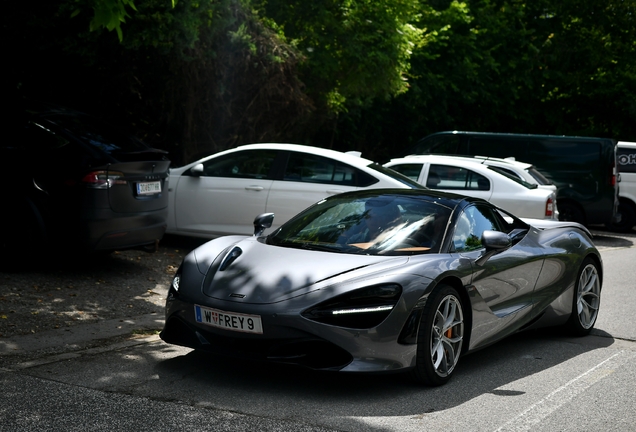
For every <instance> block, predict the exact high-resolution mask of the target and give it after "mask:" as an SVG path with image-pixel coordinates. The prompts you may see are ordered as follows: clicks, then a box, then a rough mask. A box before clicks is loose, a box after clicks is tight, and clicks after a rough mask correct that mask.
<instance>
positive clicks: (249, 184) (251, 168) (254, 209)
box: [174, 150, 277, 236]
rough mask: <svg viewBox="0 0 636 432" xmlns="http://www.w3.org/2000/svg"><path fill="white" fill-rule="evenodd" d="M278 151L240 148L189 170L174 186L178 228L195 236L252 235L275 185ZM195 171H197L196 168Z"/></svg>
mask: <svg viewBox="0 0 636 432" xmlns="http://www.w3.org/2000/svg"><path fill="white" fill-rule="evenodd" d="M276 155H277V151H276V150H240V151H236V152H233V153H230V154H225V155H222V156H219V157H216V158H211V159H208V160H206V161H204V162H203V171H202V173H201V174H200V175H197V174H196V172H194V173H193V170H192V169H190V170H188V171H186V172H184V174H183V175H182V176H181V177H180V178H179V181H178V183H177V185H176V186H175V192H174V193H175V209H176V210H175V224H176V227H177V231H179V232H182V233H188V232H189V233H192V234H193V235H212V236H216V235H225V234H253V232H254V228H253V221H254V218H255V217H256V216H257V215H258V214H260V213H264V212H265V210H266V206H267V198H268V194H269V191H270V188H271V186H272V182H273V180H272V175H273V174H272V173H273V162H274V159H275V158H276ZM195 171H196V170H195Z"/></svg>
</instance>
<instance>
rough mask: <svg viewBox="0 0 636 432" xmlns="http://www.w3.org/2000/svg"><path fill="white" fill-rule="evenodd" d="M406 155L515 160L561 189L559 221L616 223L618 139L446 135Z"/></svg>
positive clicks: (426, 141)
mask: <svg viewBox="0 0 636 432" xmlns="http://www.w3.org/2000/svg"><path fill="white" fill-rule="evenodd" d="M407 154H450V155H469V156H477V155H478V156H491V157H499V158H506V157H514V158H515V159H516V160H519V161H522V162H527V163H530V164H532V165H534V166H535V167H536V168H537V170H538V171H539V172H541V173H542V174H543V175H545V176H546V177H547V178H548V179H550V180H551V181H552V182H553V183H554V184H555V185H556V186H557V188H558V191H557V203H558V208H559V219H561V220H569V221H576V222H580V223H583V224H585V225H595V224H605V225H611V224H613V223H615V222H616V221H617V215H618V213H617V208H618V184H617V175H616V174H617V173H616V166H617V165H616V141H615V140H613V139H609V138H590V137H572V136H556V135H526V134H507V133H489V132H462V131H446V132H438V133H434V134H431V135H428V136H426V137H424V138H422V139H421V140H420V141H418V142H417V143H416V144H415V145H414V146H413V147H412V148H410V149H409V151H408V152H407Z"/></svg>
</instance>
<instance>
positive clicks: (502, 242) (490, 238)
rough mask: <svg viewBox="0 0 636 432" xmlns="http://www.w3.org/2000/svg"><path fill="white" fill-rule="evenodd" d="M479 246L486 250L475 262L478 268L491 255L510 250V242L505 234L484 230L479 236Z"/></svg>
mask: <svg viewBox="0 0 636 432" xmlns="http://www.w3.org/2000/svg"><path fill="white" fill-rule="evenodd" d="M481 245H482V246H483V247H485V248H486V252H484V254H483V255H482V256H480V257H479V258H477V260H476V261H475V264H477V265H478V266H482V265H484V264H485V263H486V261H488V260H489V259H490V257H492V256H493V255H496V254H498V253H499V252H503V251H505V250H507V249H510V247H511V246H512V240H511V239H510V236H509V235H508V234H506V233H503V232H500V231H489V230H486V231H484V232H483V233H482V235H481Z"/></svg>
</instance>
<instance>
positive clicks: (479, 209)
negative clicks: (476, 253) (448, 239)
mask: <svg viewBox="0 0 636 432" xmlns="http://www.w3.org/2000/svg"><path fill="white" fill-rule="evenodd" d="M501 228H502V227H501V222H500V219H499V218H498V217H497V215H495V214H494V213H493V212H492V211H491V209H490V208H488V207H484V206H476V205H473V206H470V207H467V208H466V209H465V210H464V212H463V213H462V214H461V215H460V217H459V219H458V220H457V225H456V226H455V231H454V233H453V248H454V250H455V252H469V251H473V250H477V249H481V248H482V245H481V235H482V234H483V232H484V231H486V230H492V231H502V229H501Z"/></svg>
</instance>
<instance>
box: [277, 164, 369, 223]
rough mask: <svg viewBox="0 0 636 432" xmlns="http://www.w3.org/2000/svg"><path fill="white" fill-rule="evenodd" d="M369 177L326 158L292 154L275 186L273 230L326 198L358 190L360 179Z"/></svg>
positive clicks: (355, 169)
mask: <svg viewBox="0 0 636 432" xmlns="http://www.w3.org/2000/svg"><path fill="white" fill-rule="evenodd" d="M360 176H366V177H368V176H369V175H368V174H366V173H362V172H359V170H358V169H357V168H355V167H352V166H350V165H348V164H345V163H342V162H340V161H337V160H334V159H331V158H327V157H324V156H319V155H314V154H311V153H303V152H288V158H287V163H286V164H285V169H284V171H283V175H282V179H279V180H275V181H274V183H273V184H272V187H271V190H270V192H269V197H268V200H267V211H268V212H272V213H274V214H275V217H274V224H273V225H272V229H275V228H277V227H278V226H280V225H282V224H283V223H285V222H287V221H288V220H289V219H291V218H292V217H293V216H295V215H296V214H298V213H300V212H301V211H302V210H304V209H306V208H307V207H309V206H310V205H312V204H315V203H317V202H318V201H320V200H321V199H323V198H326V197H328V196H331V195H336V194H339V193H343V192H348V191H353V190H356V189H358V186H357V184H358V182H359V181H358V178H359V177H360Z"/></svg>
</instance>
